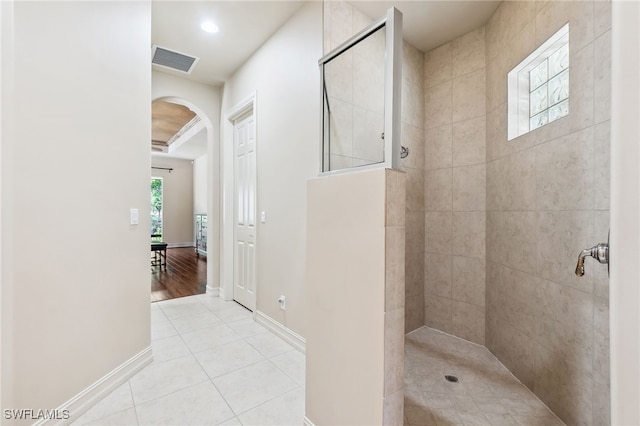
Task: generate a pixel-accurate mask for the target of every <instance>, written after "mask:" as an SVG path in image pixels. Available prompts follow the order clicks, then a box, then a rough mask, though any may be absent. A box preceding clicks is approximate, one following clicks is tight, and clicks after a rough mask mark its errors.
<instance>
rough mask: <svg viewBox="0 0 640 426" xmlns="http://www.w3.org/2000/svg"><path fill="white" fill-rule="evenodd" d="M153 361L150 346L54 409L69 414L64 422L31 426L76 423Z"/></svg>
mask: <svg viewBox="0 0 640 426" xmlns="http://www.w3.org/2000/svg"><path fill="white" fill-rule="evenodd" d="M151 361H153V355H152V353H151V346H149V347H148V348H146V349H144V350H143V351H142V352H140V353H138V354H137V355H134V356H133V357H132V358H130V359H128V360H127V361H125V362H124V363H123V364H121V365H120V366H119V367H117V368H116V369H114V370H112V371H111V372H110V373H108V374H107V375H106V376H104V377H102V378H101V379H99V380H98V381H97V382H95V383H94V384H92V385H90V386H89V387H88V388H86V389H85V390H83V391H82V392H80V393H79V394H77V395H76V396H74V397H73V398H71V399H70V400H69V401H67V402H65V403H64V404H62V405H61V406H60V407H58V408H57V409H56V412H58V413H62V412H64V410H66V412H68V413H69V414H70V418H69V419H66V420H45V419H43V420H38V421H37V422H36V423H34V424H33V426H44V425H54V424H55V425H69V424H71V423H73V422H74V421H76V420H77V419H78V418H79V417H80V416H81V415H82V414H84V413H86V412H87V411H88V410H89V409H90V408H92V407H93V406H94V405H96V404H97V403H98V402H100V401H101V400H102V399H103V398H104V397H105V396H107V395H109V394H110V393H111V392H113V391H114V390H116V389H117V388H118V387H119V386H120V385H122V384H123V383H125V382H126V381H127V380H129V379H130V378H131V377H133V376H134V375H135V374H136V373H138V372H139V371H140V370H142V369H143V368H144V367H146V366H147V365H148V364H149V363H150V362H151Z"/></svg>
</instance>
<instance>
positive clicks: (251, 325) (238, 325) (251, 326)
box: [227, 318, 269, 338]
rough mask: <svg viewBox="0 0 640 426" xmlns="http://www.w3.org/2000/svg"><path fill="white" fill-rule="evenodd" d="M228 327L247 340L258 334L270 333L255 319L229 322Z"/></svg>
mask: <svg viewBox="0 0 640 426" xmlns="http://www.w3.org/2000/svg"><path fill="white" fill-rule="evenodd" d="M227 325H228V326H229V327H231V329H232V330H233V331H235V332H236V333H238V334H239V335H240V336H242V337H244V338H247V337H251V336H255V335H257V334H262V333H268V332H269V330H267V329H266V328H264V327H263V326H261V325H260V324H258V323H257V322H255V321H254V320H253V318H245V319H242V320H239V321H231V322H228V323H227Z"/></svg>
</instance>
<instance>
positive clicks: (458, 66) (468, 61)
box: [451, 26, 485, 78]
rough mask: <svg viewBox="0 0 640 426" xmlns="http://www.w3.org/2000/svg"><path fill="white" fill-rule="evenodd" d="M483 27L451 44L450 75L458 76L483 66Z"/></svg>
mask: <svg viewBox="0 0 640 426" xmlns="http://www.w3.org/2000/svg"><path fill="white" fill-rule="evenodd" d="M484 38H485V28H484V26H483V27H480V28H478V29H476V30H473V31H471V32H469V33H467V34H465V35H463V36H462V37H458V38H457V39H455V40H453V42H452V44H451V48H452V49H451V50H452V51H451V60H452V77H453V78H456V77H460V76H462V75H465V74H469V73H470V72H473V71H476V70H479V69H481V68H484V66H485V58H484V55H485V52H484V50H485V42H484Z"/></svg>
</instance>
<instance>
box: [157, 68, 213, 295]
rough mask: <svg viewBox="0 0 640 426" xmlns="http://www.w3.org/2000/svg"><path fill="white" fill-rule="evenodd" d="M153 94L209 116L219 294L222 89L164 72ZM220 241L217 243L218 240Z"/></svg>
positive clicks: (210, 255)
mask: <svg viewBox="0 0 640 426" xmlns="http://www.w3.org/2000/svg"><path fill="white" fill-rule="evenodd" d="M152 80H153V84H152V88H151V92H152V97H153V99H154V100H155V99H159V98H177V99H179V100H182V101H184V102H183V103H184V104H185V105H187V106H189V107H190V108H191V109H192V110H193V111H195V112H197V113H198V114H199V115H200V116H201V117H203V118H206V120H205V124H206V126H207V138H208V140H207V145H208V148H207V158H208V165H207V181H208V182H209V185H208V190H207V213H208V218H207V219H208V223H209V226H208V228H207V241H208V244H207V293H208V294H212V295H216V294H217V291H218V288H219V287H220V245H219V244H218V243H217V242H218V241H220V233H221V232H220V231H221V226H220V225H216V224H220V218H221V208H220V205H221V203H220V194H221V192H220V178H221V169H220V151H221V150H220V139H219V138H220V88H218V87H213V86H208V85H206V84H200V83H196V82H193V81H189V80H185V79H183V78H180V77H175V76H172V75H168V74H163V73H161V72H157V71H154V72H153V73H152ZM214 242H216V243H214Z"/></svg>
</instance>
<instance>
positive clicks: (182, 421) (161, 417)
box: [136, 381, 234, 425]
mask: <svg viewBox="0 0 640 426" xmlns="http://www.w3.org/2000/svg"><path fill="white" fill-rule="evenodd" d="M136 411H137V413H138V420H139V422H140V424H141V425H216V424H219V423H221V422H224V421H226V420H230V419H232V418H233V417H234V414H233V411H231V408H229V406H228V405H227V403H226V402H225V401H224V399H223V398H222V396H221V395H220V392H218V391H217V390H216V388H215V387H214V386H213V384H212V383H211V382H209V381H206V382H204V383H201V384H198V385H195V386H192V387H189V388H186V389H183V390H181V391H177V392H174V393H172V394H169V395H166V396H163V397H160V398H157V399H154V400H152V401H149V402H147V403H145V404H142V405H138V406H137V407H136Z"/></svg>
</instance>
